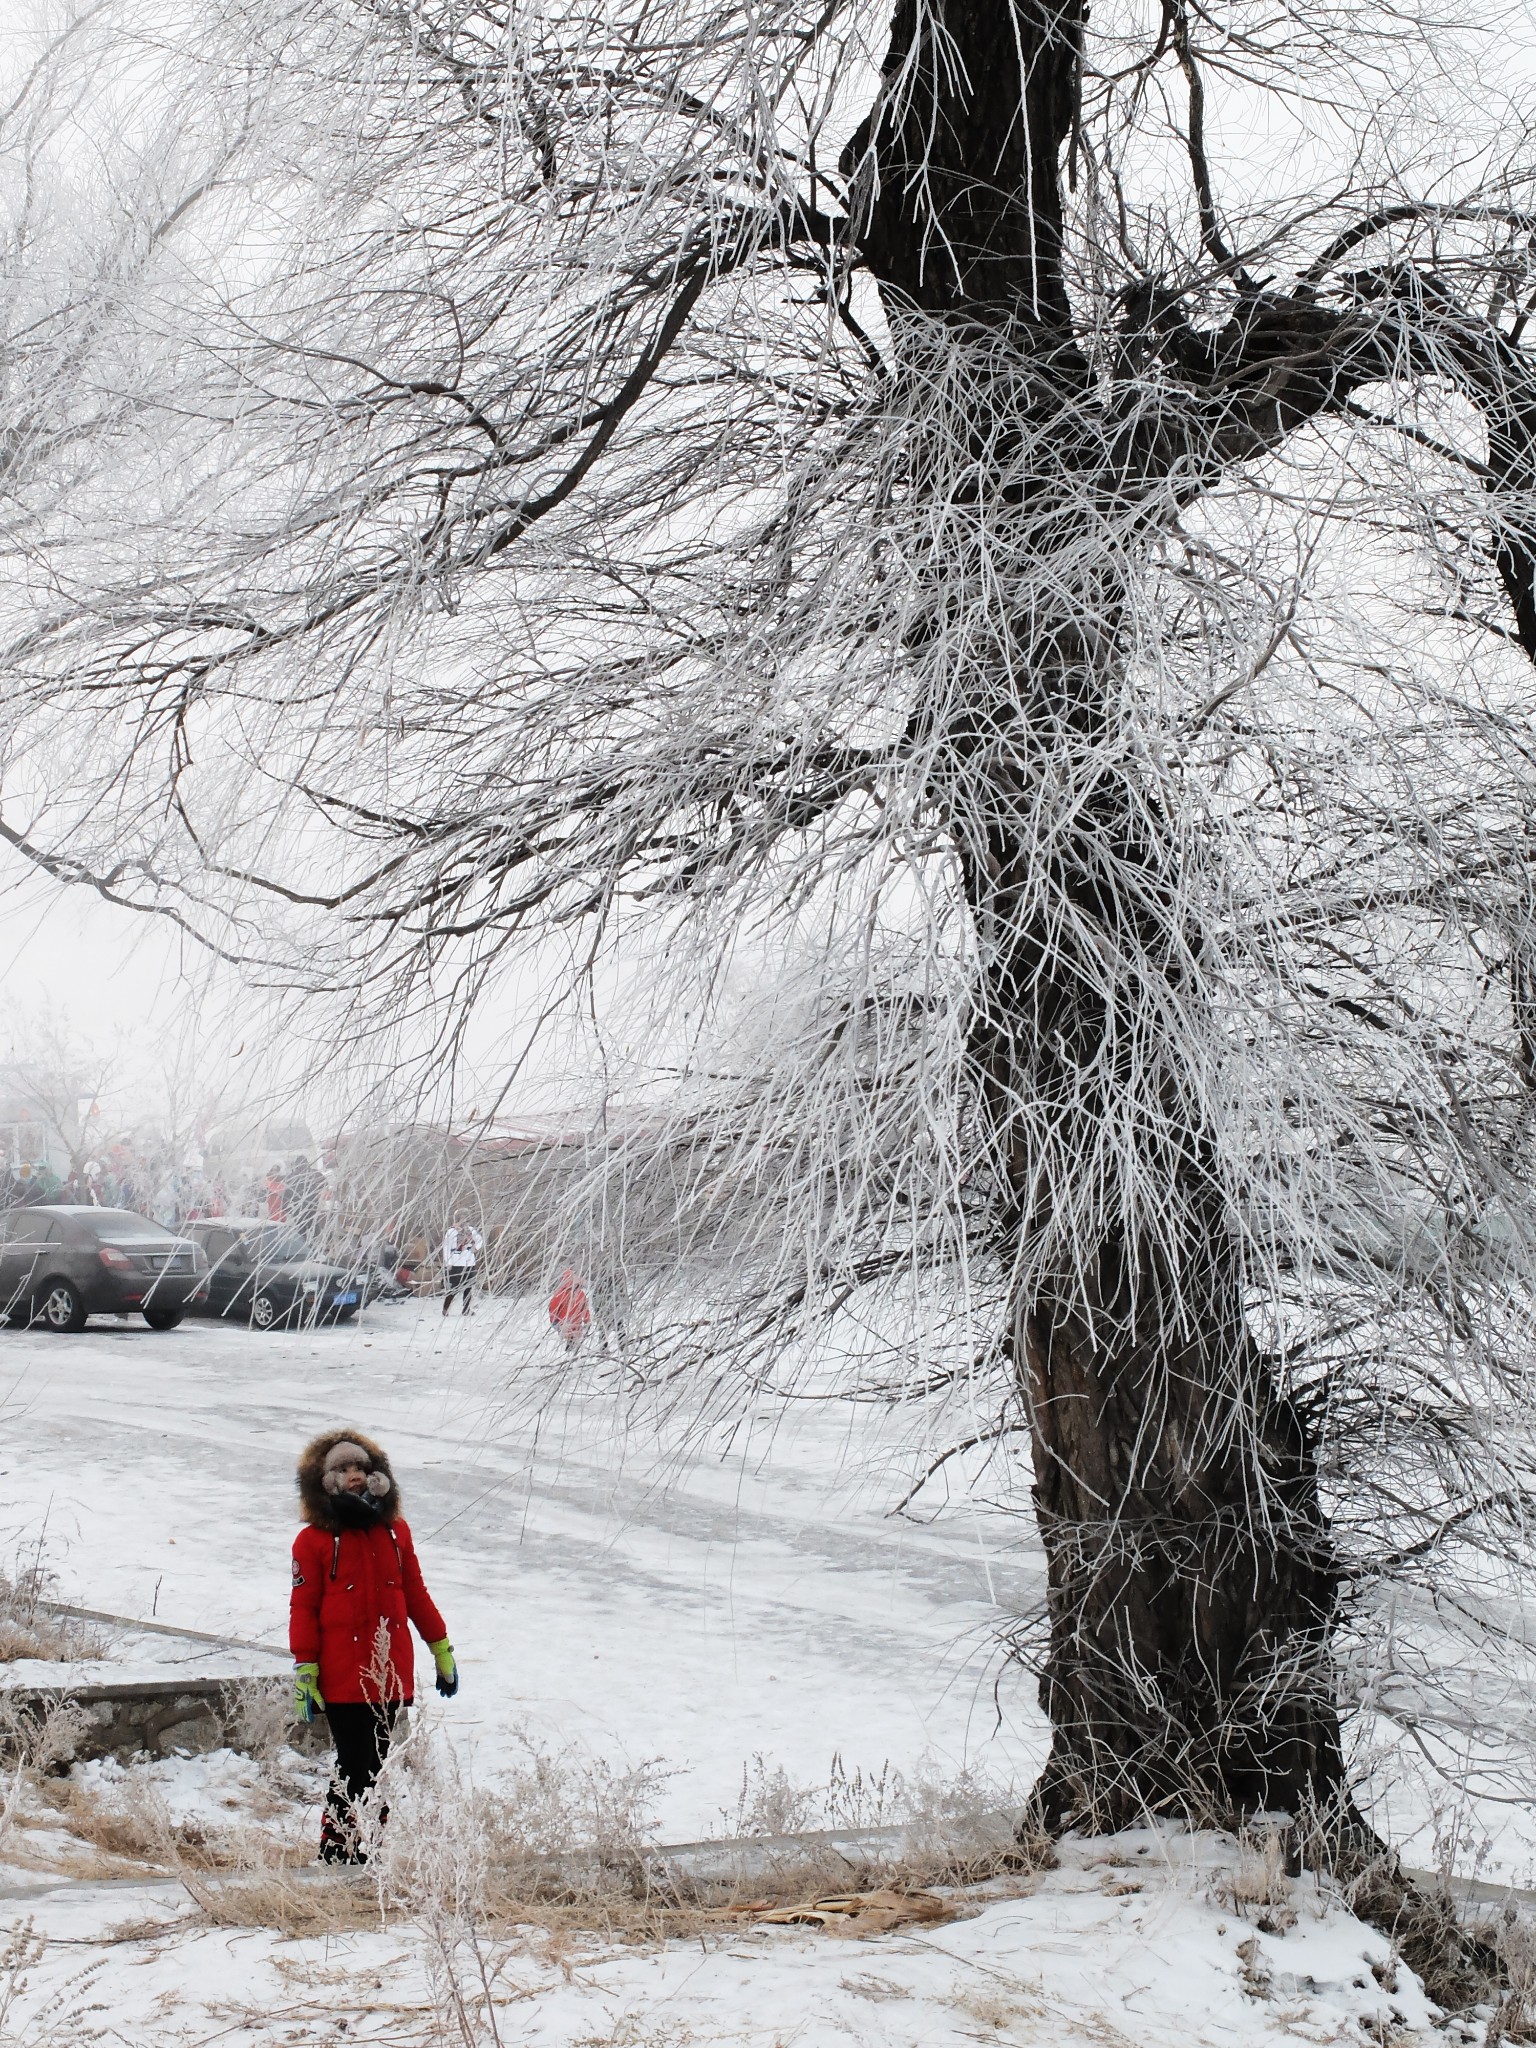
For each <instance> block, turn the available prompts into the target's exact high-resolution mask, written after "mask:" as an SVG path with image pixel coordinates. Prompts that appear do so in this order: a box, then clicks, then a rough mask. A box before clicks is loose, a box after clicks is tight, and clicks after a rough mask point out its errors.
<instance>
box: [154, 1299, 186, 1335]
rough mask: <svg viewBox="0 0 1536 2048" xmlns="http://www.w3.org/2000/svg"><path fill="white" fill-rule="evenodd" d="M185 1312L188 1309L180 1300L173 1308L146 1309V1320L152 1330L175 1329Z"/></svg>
mask: <svg viewBox="0 0 1536 2048" xmlns="http://www.w3.org/2000/svg"><path fill="white" fill-rule="evenodd" d="M185 1314H186V1310H185V1309H184V1308H183V1307H182V1306H181V1304H180V1302H178V1303H177V1304H176V1305H175V1307H173V1308H147V1309H145V1310H144V1320H145V1322H146V1323H148V1325H149V1327H150V1328H151V1329H152V1330H174V1329H175V1327H176V1325H177V1324H178V1323H179V1322H180V1321H181V1319H182V1317H183V1316H184V1315H185Z"/></svg>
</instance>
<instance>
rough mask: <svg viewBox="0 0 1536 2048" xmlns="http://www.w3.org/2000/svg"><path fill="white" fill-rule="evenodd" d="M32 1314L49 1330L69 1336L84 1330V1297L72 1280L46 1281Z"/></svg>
mask: <svg viewBox="0 0 1536 2048" xmlns="http://www.w3.org/2000/svg"><path fill="white" fill-rule="evenodd" d="M33 1314H34V1315H35V1317H36V1318H37V1320H38V1321H39V1322H41V1323H44V1324H46V1325H47V1327H48V1328H49V1329H50V1330H57V1331H59V1332H60V1334H61V1335H69V1334H71V1333H72V1332H74V1331H76V1330H83V1329H84V1328H85V1296H84V1295H83V1294H82V1293H81V1292H80V1290H79V1288H78V1287H77V1286H76V1285H75V1283H74V1281H73V1280H49V1281H46V1282H45V1283H44V1286H43V1290H42V1292H41V1293H40V1294H39V1295H38V1297H37V1306H36V1308H35V1309H34V1310H33Z"/></svg>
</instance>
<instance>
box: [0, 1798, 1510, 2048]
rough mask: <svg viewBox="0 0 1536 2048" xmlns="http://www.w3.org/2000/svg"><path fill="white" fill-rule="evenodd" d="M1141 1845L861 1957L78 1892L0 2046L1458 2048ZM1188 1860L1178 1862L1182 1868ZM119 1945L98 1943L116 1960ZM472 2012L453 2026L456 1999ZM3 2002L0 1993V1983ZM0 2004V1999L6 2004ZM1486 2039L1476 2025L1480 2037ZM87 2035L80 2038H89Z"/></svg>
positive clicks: (1312, 1895)
mask: <svg viewBox="0 0 1536 2048" xmlns="http://www.w3.org/2000/svg"><path fill="white" fill-rule="evenodd" d="M1196 1848H1197V1853H1196V1855H1195V1857H1193V1858H1191V1856H1190V1855H1189V1854H1188V1845H1186V1844H1181V1843H1180V1842H1179V1841H1178V1840H1177V1839H1172V1840H1170V1839H1169V1838H1167V1837H1156V1836H1150V1835H1140V1836H1125V1837H1120V1838H1118V1839H1116V1840H1112V1841H1106V1842H1098V1843H1094V1844H1092V1845H1071V1844H1069V1845H1067V1848H1066V1851H1065V1853H1064V1855H1063V1859H1062V1865H1061V1867H1060V1868H1059V1869H1057V1870H1054V1871H1050V1872H1046V1873H1043V1874H1042V1875H1041V1876H1039V1877H1038V1878H1035V1879H1026V1880H1023V1881H1022V1883H1020V1884H1018V1885H1016V1886H1015V1887H1014V1892H1015V1895H1014V1896H1006V1895H1002V1896H998V1897H996V1898H994V1899H993V1900H991V1901H990V1902H988V1903H986V1904H985V1905H984V1906H975V1905H973V1906H972V1907H971V1909H970V1913H969V1917H963V1918H959V1919H956V1920H953V1921H951V1922H949V1923H948V1924H947V1925H940V1926H937V1927H920V1928H910V1927H909V1928H904V1929H900V1930H897V1931H895V1932H891V1933H887V1934H884V1935H881V1936H879V1937H877V1938H873V1939H864V1940H860V1939H839V1938H837V1937H835V1936H829V1935H826V1934H822V1933H816V1932H811V1931H808V1930H802V1929H799V1928H777V1927H776V1928H764V1927H754V1926H752V1925H750V1924H743V1925H742V1926H740V1927H739V1928H738V1927H727V1928H723V1929H722V1928H720V1927H718V1926H717V1927H714V1928H712V1929H710V1930H708V1931H707V1932H706V1933H705V1934H703V1935H701V1936H699V1937H696V1938H693V1939H688V1940H674V1941H670V1942H666V1943H662V1944H656V1945H652V1946H650V1947H648V1948H641V1949H635V1948H632V1947H625V1946H622V1945H620V1944H617V1943H614V1942H611V1941H610V1942H605V1941H601V1940H598V1939H595V1938H593V1937H582V1936H579V1935H578V1936H571V1935H568V1934H555V1935H550V1934H547V1933H544V1932H543V1931H541V1930H530V1931H528V1932H527V1933H526V1934H525V1935H523V1936H521V1937H515V1938H513V1939H511V1940H509V1941H507V1942H505V1943H493V1944H491V1945H490V1946H489V1947H488V1948H486V1949H484V1950H482V1952H481V1954H480V1956H479V1957H478V1958H477V1957H476V1956H475V1955H474V1954H473V1953H471V1952H469V1951H468V1950H466V1949H465V1948H463V1947H460V1948H459V1949H457V1950H456V1951H455V1950H454V1949H453V1947H452V1946H451V1937H450V1940H449V1942H448V1943H446V1944H445V1943H443V1942H441V1941H437V1942H435V1941H434V1940H433V1939H432V1938H431V1937H430V1936H428V1935H424V1934H423V1933H422V1932H421V1931H420V1930H419V1929H413V1930H409V1931H405V1930H395V1929H390V1930H380V1931H377V1932H367V1931H363V1932H357V1933H343V1934H333V1935H329V1936H326V1937H325V1938H323V1939H321V1938H316V1937H309V1938H306V1939H299V1940H284V1939H281V1938H280V1937H278V1936H277V1935H276V1934H274V1933H272V1932H270V1931H266V1930H262V1929H250V1928H229V1927H222V1928H217V1929H209V1928H208V1927H207V1925H206V1923H205V1922H204V1921H202V1919H201V1918H200V1916H199V1915H198V1914H197V1913H196V1912H195V1911H194V1910H193V1908H192V1907H191V1906H190V1905H189V1903H188V1902H187V1901H186V1899H185V1898H184V1897H182V1896H179V1895H178V1893H177V1891H176V1888H175V1887H171V1886H164V1887H160V1888H156V1889H146V1890H143V1891H138V1892H135V1893H133V1894H132V1896H129V1895H128V1894H127V1893H124V1892H118V1893H116V1894H113V1893H110V1892H108V1891H106V1890H104V1889H103V1888H96V1889H94V1890H92V1889H89V1888H85V1887H77V1888H75V1889H73V1890H69V1891H64V1890H60V1891H58V1892H56V1893H53V1894H50V1895H47V1896H44V1897H42V1898H39V1899H34V1900H31V1901H29V1913H30V1917H31V1924H32V1930H33V1936H34V1939H35V1941H36V1942H37V1943H38V1944H39V1949H38V1950H36V1951H34V1953H35V1954H36V1960H35V1961H34V1962H32V1964H31V1966H30V1969H29V1971H28V1982H27V1984H26V1987H25V1989H24V1991H23V1992H22V1994H21V1996H20V1997H19V1998H18V1999H17V2000H16V2006H15V2011H14V2014H13V2026H14V2029H15V2031H14V2033H9V2034H8V2033H7V2032H6V2027H5V2018H4V2014H3V2009H0V2039H7V2040H9V2039H15V2040H17V2041H24V2042H28V2043H32V2044H35V2048H63V2044H64V2043H66V2042H68V2043H70V2044H74V2043H76V2042H82V2041H90V2040H97V2039H99V2040H107V2041H112V2042H115V2043H132V2044H134V2048H140V2044H144V2048H150V2044H155V2048H159V2044H165V2048H172V2044H187V2048H191V2044H194V2043H196V2044H211V2043H212V2042H214V2041H217V2042H218V2043H220V2044H221V2048H276V2044H278V2043H302V2044H311V2043H321V2042H327V2043H329V2042H336V2043H340V2042H391V2043H400V2044H413V2048H414V2044H420V2048H426V2044H428V2043H434V2042H440V2041H447V2040H453V2041H455V2042H459V2043H477V2042H484V2043H485V2044H486V2048H493V2044H496V2043H500V2044H504V2048H510V2044H512V2043H513V2042H517V2043H519V2044H523V2043H527V2044H538V2048H704V2044H712V2048H713V2044H719V2048H728V2044H729V2048H738V2044H739V2048H791V2044H793V2048H866V2044H867V2048H960V2044H962V2043H968V2042H975V2041H978V2040H980V2041H997V2042H1003V2043H1007V2042H1021V2043H1024V2042H1034V2043H1041V2044H1044V2043H1050V2044H1052V2048H1204V2044H1210V2048H1216V2044H1223V2048H1225V2044H1233V2048H1249V2044H1252V2048H1258V2044H1267V2043H1278V2042H1281V2041H1285V2042H1290V2043H1294V2042H1296V2041H1298V2040H1300V2041H1312V2042H1336V2043H1353V2044H1357V2048H1367V2044H1372V2043H1374V2044H1378V2048H1379V2044H1382V2043H1388V2042H1390V2043H1393V2044H1396V2048H1412V2044H1419V2043H1423V2044H1427V2043H1430V2042H1437V2043H1460V2042H1477V2041H1480V2040H1481V2039H1482V2037H1483V2033H1484V2028H1483V2026H1482V2025H1481V2024H1478V2023H1476V2022H1473V2023H1471V2024H1463V2023H1459V2022H1458V2023H1453V2024H1452V2025H1451V2026H1449V2027H1447V2028H1442V2027H1439V2026H1436V2024H1435V2016H1434V2014H1433V2013H1432V2011H1431V2009H1430V2008H1428V2007H1427V2006H1426V2003H1425V2000H1424V1997H1423V1994H1422V1992H1421V1990H1420V1988H1419V1986H1418V1984H1417V1981H1416V1980H1415V1979H1414V1978H1413V1977H1412V1975H1411V1974H1410V1973H1409V1972H1408V1971H1406V1970H1405V1969H1404V1968H1403V1967H1402V1966H1401V1964H1399V1963H1395V1962H1394V1959H1393V1957H1392V1954H1391V1950H1390V1947H1389V1944H1388V1943H1387V1942H1386V1940H1385V1939H1384V1938H1383V1937H1382V1936H1381V1935H1379V1934H1376V1933H1374V1932H1371V1931H1370V1930H1368V1929H1366V1928H1363V1927H1362V1926H1361V1925H1360V1923H1359V1922H1358V1921H1356V1920H1354V1919H1352V1918H1351V1917H1350V1916H1349V1915H1348V1914H1347V1913H1344V1912H1342V1911H1341V1910H1340V1909H1339V1908H1338V1907H1337V1906H1336V1905H1331V1904H1330V1903H1329V1902H1328V1901H1327V1900H1326V1899H1325V1898H1324V1897H1323V1896H1322V1895H1320V1894H1319V1893H1318V1891H1317V1890H1316V1888H1315V1887H1314V1886H1313V1884H1312V1883H1311V1881H1310V1880H1302V1881H1300V1882H1298V1883H1297V1884H1296V1885H1295V1886H1294V1887H1293V1889H1292V1891H1291V1895H1290V1900H1289V1904H1288V1907H1287V1908H1286V1909H1285V1910H1284V1911H1283V1912H1281V1914H1280V1915H1279V1917H1278V1919H1276V1918H1274V1917H1273V1916H1272V1915H1267V1914H1266V1915H1261V1916H1257V1917H1262V1918H1263V1919H1264V1920H1265V1924H1266V1925H1267V1926H1268V1927H1269V1928H1270V1929H1271V1931H1269V1932H1266V1931H1264V1929H1263V1928H1262V1927H1260V1926H1259V1925H1258V1924H1257V1918H1256V1916H1255V1914H1254V1911H1253V1909H1252V1907H1251V1906H1250V1907H1248V1909H1247V1910H1246V1912H1245V1911H1242V1910H1237V1909H1235V1908H1234V1905H1233V1903H1232V1901H1231V1898H1230V1894H1229V1893H1227V1891H1226V1889H1225V1879H1224V1877H1223V1874H1222V1873H1221V1871H1220V1870H1218V1869H1215V1868H1213V1867H1212V1866H1211V1863H1210V1861H1209V1858H1208V1856H1207V1855H1206V1854H1205V1851H1206V1850H1208V1848H1209V1844H1206V1845H1204V1846H1203V1848H1202V1846H1201V1845H1196ZM1181 1852H1183V1853H1181ZM114 1934H115V1938H114ZM482 1962H483V1963H484V1964H485V1965H486V1971H487V1977H488V1979H489V1981H490V1982H491V1984H492V1985H493V1995H494V2000H495V2004H494V2015H495V2028H494V2030H493V2028H492V2026H491V2025H490V2024H489V2023H487V2021H486V2020H485V2018H484V2013H483V2010H482V2011H481V2012H480V2013H478V2014H476V2013H474V2012H472V2013H471V2015H470V2020H469V2024H468V2026H467V2028H466V2029H464V2030H460V2029H459V2028H458V2027H457V2026H455V2025H454V2024H453V2014H452V1989H453V1984H454V1981H455V1979H456V1980H457V1983H458V1985H459V1987H460V1988H461V1989H462V1990H464V1991H467V1992H468V1993H469V1994H471V1996H473V1995H474V1994H475V1993H477V1992H478V1991H479V1989H480V1982H481V1979H480V1974H479V1967H478V1965H479V1963H482ZM0 1986H3V1974H0ZM3 1996H4V1993H3V1988H0V2000H3ZM1483 2017H1484V2018H1486V2017H1487V2015H1486V2014H1485V2015H1483ZM93 2027H101V2028H102V2031H101V2033H99V2034H97V2033H93V2032H92V2028H93Z"/></svg>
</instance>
